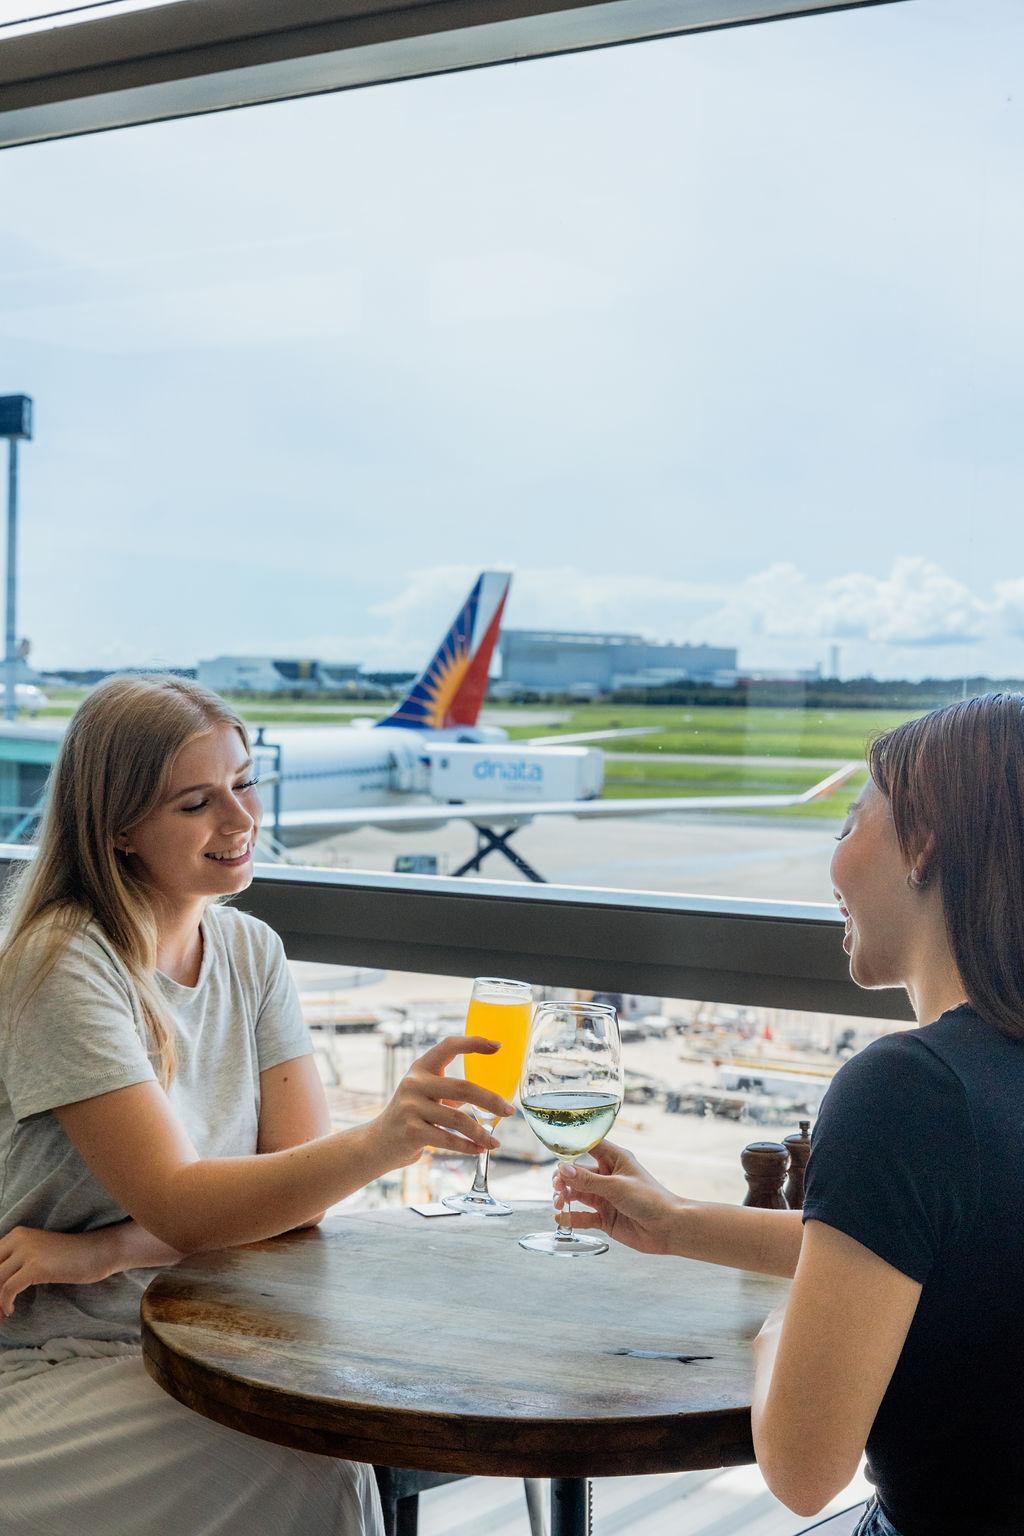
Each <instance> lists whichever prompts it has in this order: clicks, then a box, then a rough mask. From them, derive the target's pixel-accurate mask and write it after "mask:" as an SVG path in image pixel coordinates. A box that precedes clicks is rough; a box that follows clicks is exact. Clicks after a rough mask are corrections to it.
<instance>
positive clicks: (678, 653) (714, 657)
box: [497, 629, 736, 694]
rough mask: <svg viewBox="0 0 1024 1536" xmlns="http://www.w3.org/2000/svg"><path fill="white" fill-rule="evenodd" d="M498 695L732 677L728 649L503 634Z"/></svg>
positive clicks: (530, 632) (633, 639)
mask: <svg viewBox="0 0 1024 1536" xmlns="http://www.w3.org/2000/svg"><path fill="white" fill-rule="evenodd" d="M499 645H500V650H501V682H500V684H498V690H497V691H499V692H504V693H508V692H512V691H513V690H514V689H516V688H524V689H529V690H530V691H531V692H534V693H572V692H576V693H579V694H582V693H583V692H584V691H586V692H588V693H611V692H612V691H613V690H614V689H616V688H651V687H658V686H659V685H660V684H662V683H674V682H680V681H686V682H696V683H719V684H722V685H728V684H729V683H732V682H734V681H735V677H736V651H735V649H734V648H733V647H731V646H712V645H674V644H672V643H671V642H668V641H666V642H664V643H661V642H656V641H652V640H645V639H644V638H643V636H642V635H615V634H612V635H600V634H598V635H593V634H580V633H577V632H573V631H564V632H563V631H559V630H542V629H506V630H504V631H503V632H502V635H501V640H500V642H499Z"/></svg>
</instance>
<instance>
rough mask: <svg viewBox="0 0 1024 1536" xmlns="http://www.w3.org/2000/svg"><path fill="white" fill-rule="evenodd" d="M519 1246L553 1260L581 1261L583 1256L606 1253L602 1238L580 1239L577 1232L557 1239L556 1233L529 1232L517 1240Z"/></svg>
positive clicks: (606, 1247) (606, 1248) (606, 1246)
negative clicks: (544, 1254) (543, 1254)
mask: <svg viewBox="0 0 1024 1536" xmlns="http://www.w3.org/2000/svg"><path fill="white" fill-rule="evenodd" d="M519 1246H520V1248H528V1249H529V1250H530V1252H531V1253H546V1254H549V1255H550V1256H551V1257H552V1258H555V1259H581V1258H583V1257H584V1255H590V1254H594V1253H607V1252H608V1244H607V1243H606V1242H605V1240H604V1238H603V1237H581V1236H580V1235H579V1233H578V1232H574V1233H573V1235H572V1237H559V1235H558V1233H557V1232H530V1233H528V1234H527V1236H526V1237H521V1238H520V1239H519Z"/></svg>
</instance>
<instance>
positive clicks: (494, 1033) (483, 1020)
mask: <svg viewBox="0 0 1024 1536" xmlns="http://www.w3.org/2000/svg"><path fill="white" fill-rule="evenodd" d="M532 1009H533V988H532V987H531V986H530V985H529V983H528V982H525V981H505V980H503V979H502V978H501V977H498V976H478V977H477V979H476V981H474V983H473V991H472V994H471V996H470V999H469V1012H468V1013H467V1014H466V1034H467V1035H483V1036H484V1038H485V1039H487V1040H497V1041H498V1043H499V1044H500V1046H501V1049H500V1051H495V1052H494V1053H493V1054H492V1055H490V1056H487V1055H484V1054H483V1052H481V1051H474V1052H472V1053H471V1054H470V1055H468V1056H464V1057H463V1058H462V1068H463V1076H464V1077H465V1079H466V1081H467V1082H469V1083H475V1084H476V1085H477V1087H478V1088H489V1089H490V1090H491V1092H492V1093H497V1094H500V1095H501V1097H502V1098H503V1099H511V1097H512V1095H513V1094H514V1093H515V1091H516V1087H517V1085H518V1082H519V1072H520V1069H521V1067H522V1065H523V1052H524V1051H525V1050H526V1037H527V1035H528V1034H529V1032H530V1013H531V1011H532ZM466 1107H467V1108H468V1109H470V1110H471V1111H472V1112H473V1113H474V1114H475V1115H476V1116H477V1118H478V1119H480V1120H490V1121H491V1133H492V1134H493V1132H494V1127H495V1126H496V1125H497V1123H498V1122H497V1120H496V1119H494V1118H492V1117H491V1116H490V1115H487V1114H485V1112H484V1111H483V1110H477V1109H473V1106H472V1105H467V1106H466ZM490 1156H491V1153H490V1148H487V1147H485V1148H484V1150H483V1151H482V1152H480V1153H478V1155H477V1160H476V1172H475V1174H474V1175H473V1186H472V1188H471V1189H470V1190H468V1191H467V1192H466V1194H464V1195H449V1196H448V1197H447V1199H445V1200H443V1201H442V1202H441V1203H442V1205H446V1206H447V1207H448V1209H449V1210H451V1211H464V1212H466V1213H467V1214H468V1215H472V1214H473V1213H474V1212H475V1213H476V1214H477V1215H478V1216H511V1214H512V1207H511V1206H510V1205H509V1204H508V1203H507V1202H506V1201H504V1200H495V1198H494V1196H493V1195H492V1194H491V1193H490V1192H489V1190H488V1188H487V1165H488V1163H489V1161H490Z"/></svg>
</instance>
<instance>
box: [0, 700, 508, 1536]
mask: <svg viewBox="0 0 1024 1536" xmlns="http://www.w3.org/2000/svg"><path fill="white" fill-rule="evenodd" d="M252 767H253V765H252V759H251V756H250V752H249V743H248V739H247V736H246V731H245V727H244V725H243V724H242V721H241V720H240V719H239V718H238V716H237V715H236V714H235V713H234V711H232V710H231V709H230V708H229V706H228V705H226V704H225V703H224V701H223V700H221V699H218V698H217V697H216V695H214V694H211V693H209V692H208V691H207V690H206V689H204V688H201V687H199V686H198V685H197V684H195V683H190V682H188V681H186V680H185V679H183V678H175V677H162V676H160V677H149V678H147V677H130V678H113V679H110V680H108V681H107V682H105V683H102V684H101V685H100V686H99V687H98V688H97V689H95V690H94V692H93V693H91V694H90V695H89V697H88V698H87V699H86V700H85V701H84V702H83V703H82V705H81V706H80V708H79V709H78V711H77V712H76V714H75V716H74V718H73V720H72V722H71V724H70V726H69V728H68V731H67V734H66V736H65V738H64V742H63V744H62V746H61V751H60V754H59V757H58V760H57V763H56V766H55V768H54V772H53V776H52V780H51V784H50V790H49V795H48V801H47V810H46V815H45V818H44V822H43V827H42V831H41V834H40V841H39V848H38V851H37V855H36V858H35V859H34V860H33V861H32V862H31V864H28V865H26V867H25V871H24V877H23V879H22V881H21V882H20V884H19V885H18V887H17V890H16V892H15V894H14V897H13V900H12V903H11V907H10V911H9V914H8V925H7V931H6V934H5V938H4V943H3V945H2V947H0V1531H2V1532H3V1536H44V1533H45V1536H108V1533H116V1536H165V1533H166V1536H171V1533H174V1536H179V1533H180V1536H376V1533H377V1532H379V1530H380V1528H381V1527H380V1501H379V1499H378V1497H377V1491H376V1486H375V1483H374V1480H373V1477H372V1474H371V1471H370V1469H369V1468H368V1467H366V1466H361V1465H358V1464H354V1463H351V1462H344V1461H335V1460H334V1459H332V1458H330V1457H326V1456H316V1455H309V1454H306V1453H304V1452H301V1451H292V1450H288V1449H286V1448H284V1447H281V1446H276V1445H270V1444H267V1443H265V1442H263V1441H260V1440H253V1439H251V1438H250V1437H248V1436H246V1435H242V1434H238V1433H236V1432H235V1431H234V1430H230V1429H226V1428H224V1427H223V1426H221V1425H218V1424H213V1423H211V1422H209V1421H208V1420H206V1419H203V1418H201V1417H200V1416H199V1415H198V1414H194V1413H192V1412H190V1410H189V1409H187V1408H184V1407H182V1405H181V1404H180V1403H177V1402H175V1401H174V1400H173V1399H172V1398H170V1397H168V1396H167V1395H166V1394H165V1393H163V1392H162V1391H161V1390H160V1389H159V1388H158V1387H157V1386H155V1385H154V1383H153V1382H152V1381H151V1380H150V1379H149V1377H148V1376H147V1375H146V1373H145V1371H144V1369H143V1365H142V1359H141V1350H140V1346H139V1298H140V1296H141V1294H142V1291H143V1289H144V1287H145V1284H146V1282H147V1280H148V1278H149V1277H150V1275H151V1274H152V1268H151V1267H152V1266H162V1265H166V1264H168V1263H174V1262H176V1260H177V1259H178V1258H180V1256H181V1254H182V1253H183V1252H193V1251H195V1250H198V1249H205V1248H222V1247H231V1246H234V1245H236V1244H239V1243H248V1242H255V1241H258V1240H259V1239H261V1238H267V1237H272V1236H275V1235H276V1234H278V1233H281V1232H285V1231H288V1230H290V1229H292V1228H295V1227H299V1226H311V1225H313V1224H314V1223H316V1222H318V1221H319V1220H320V1215H321V1213H322V1212H323V1210H324V1209H325V1207H327V1206H329V1205H331V1204H333V1203H335V1202H336V1201H338V1200H341V1199H342V1198H343V1197H344V1196H346V1195H347V1194H349V1193H351V1192H352V1191H354V1190H357V1189H359V1188H361V1187H362V1186H363V1185H364V1184H366V1183H368V1182H369V1181H370V1180H371V1179H374V1178H376V1177H378V1176H379V1175H380V1174H382V1173H384V1172H385V1171H386V1170H388V1169H390V1168H397V1167H400V1166H402V1165H403V1164H406V1163H410V1162H414V1161H415V1160H416V1158H417V1157H418V1156H419V1154H420V1151H421V1150H422V1148H423V1147H424V1145H426V1144H428V1143H429V1144H430V1145H433V1146H441V1147H448V1148H451V1149H453V1150H461V1151H466V1150H469V1148H470V1145H471V1144H472V1145H473V1148H474V1150H479V1148H480V1147H481V1146H483V1145H494V1143H493V1142H492V1140H491V1138H490V1137H489V1136H488V1134H487V1132H486V1131H485V1130H484V1128H483V1127H482V1126H481V1125H480V1124H479V1123H478V1122H477V1121H476V1120H474V1119H473V1118H472V1117H471V1116H469V1115H466V1114H464V1113H462V1112H461V1111H460V1110H457V1109H454V1108H452V1107H451V1105H450V1103H449V1102H448V1100H450V1099H451V1097H452V1096H453V1095H454V1096H456V1097H457V1098H458V1099H459V1100H460V1101H464V1102H470V1103H473V1104H476V1105H478V1106H479V1107H480V1108H482V1109H485V1110H486V1111H487V1113H488V1114H489V1115H502V1114H508V1113H511V1112H512V1111H511V1106H509V1105H506V1104H504V1102H503V1101H502V1100H501V1099H499V1098H498V1097H497V1096H496V1095H494V1094H491V1093H487V1092H485V1091H484V1090H483V1089H479V1088H474V1087H473V1086H472V1085H471V1084H468V1083H461V1082H453V1081H452V1080H451V1079H448V1078H445V1077H444V1076H443V1073H444V1069H445V1067H446V1066H447V1064H448V1063H449V1062H450V1061H451V1060H452V1059H453V1058H454V1056H455V1055H456V1054H457V1053H460V1052H462V1051H463V1050H470V1051H473V1050H490V1049H491V1048H492V1047H491V1046H490V1045H489V1043H488V1042H485V1041H483V1040H480V1039H466V1040H463V1039H462V1038H459V1039H452V1040H448V1041H444V1042H442V1043H441V1044H440V1045H438V1046H435V1047H434V1049H433V1050H432V1051H430V1052H428V1053H427V1054H426V1055H425V1056H424V1057H422V1058H421V1059H420V1061H418V1062H416V1063H414V1065H413V1067H412V1068H411V1070H410V1072H409V1074H408V1075H407V1077H406V1078H405V1079H404V1080H403V1082H402V1083H401V1084H400V1086H399V1088H398V1090H397V1091H396V1093H395V1096H394V1098H393V1099H392V1100H391V1102H390V1103H389V1104H388V1105H387V1106H386V1107H385V1109H384V1110H383V1112H382V1113H381V1114H380V1115H379V1116H378V1117H377V1119H375V1120H373V1121H371V1122H369V1123H368V1124H367V1125H362V1126H359V1127H357V1128H355V1129H353V1130H349V1131H340V1132H336V1133H334V1134H332V1133H331V1130H330V1121H329V1118H328V1115H327V1106H326V1102H325V1098H324V1092H323V1089H322V1087H321V1085H320V1081H319V1078H318V1076H317V1072H316V1069H315V1066H314V1062H313V1056H312V1050H311V1046H310V1041H309V1036H308V1033H307V1031H306V1028H305V1025H304V1023H303V1020H302V1014H301V1010H300V1008H299V1004H298V998H297V996H296V994H295V989H294V986H293V985H292V982H291V978H290V976H289V974H288V968H287V965H286V962H285V959H284V952H283V950H282V946H281V942H280V940H279V939H278V938H277V936H276V935H275V934H273V933H272V932H271V931H270V929H268V928H267V927H266V926H265V925H264V924H263V923H260V922H257V921H256V919H254V918H252V917H248V916H246V915H245V914H243V913H240V912H236V911H233V910H232V909H231V908H230V907H226V906H224V905H222V903H221V901H219V900H218V898H224V897H227V896H230V895H233V894H235V893H237V892H239V891H242V890H244V889H245V887H246V886H247V885H248V884H249V882H250V881H251V879H252V859H253V848H254V843H255V836H256V831H257V829H258V826H259V820H260V814H261V811H260V803H259V798H258V795H257V792H256V785H255V780H254V778H253V771H252Z"/></svg>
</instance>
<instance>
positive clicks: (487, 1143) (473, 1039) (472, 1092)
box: [376, 1035, 515, 1168]
mask: <svg viewBox="0 0 1024 1536" xmlns="http://www.w3.org/2000/svg"><path fill="white" fill-rule="evenodd" d="M497 1049H498V1047H497V1046H496V1045H495V1044H494V1042H493V1041H491V1040H485V1039H483V1038H482V1037H481V1036H479V1035H449V1036H448V1038H447V1039H446V1040H441V1041H439V1043H438V1044H437V1045H435V1046H433V1047H432V1049H431V1050H429V1051H426V1052H425V1053H424V1055H422V1056H421V1057H419V1059H418V1060H417V1061H414V1062H413V1064H412V1066H411V1067H410V1068H409V1070H408V1072H407V1073H406V1075H405V1076H404V1077H403V1079H402V1081H401V1082H400V1083H399V1085H398V1087H397V1088H396V1089H395V1092H394V1096H393V1097H392V1099H391V1101H390V1102H389V1103H388V1104H387V1106H386V1107H385V1108H384V1110H383V1111H382V1112H381V1114H380V1115H379V1116H378V1119H377V1122H376V1125H377V1132H378V1134H379V1136H380V1137H381V1138H382V1140H383V1144H384V1147H385V1149H386V1154H385V1155H386V1157H387V1160H388V1161H387V1166H388V1167H389V1168H402V1167H405V1166H406V1165H407V1164H409V1163H414V1162H416V1160H417V1158H418V1157H419V1156H420V1154H421V1153H422V1152H423V1149H424V1147H438V1148H440V1149H442V1150H444V1151H446V1152H462V1153H466V1152H475V1153H479V1154H481V1155H482V1154H483V1153H485V1152H488V1151H490V1149H491V1148H492V1147H496V1146H497V1145H498V1143H497V1142H496V1141H495V1139H494V1137H493V1136H492V1135H491V1133H490V1131H489V1130H488V1129H487V1127H486V1125H485V1124H484V1123H483V1119H488V1120H490V1121H491V1122H492V1123H494V1122H496V1121H498V1120H501V1119H503V1118H504V1117H505V1116H506V1115H514V1114H515V1107H514V1106H513V1105H512V1104H509V1103H508V1102H507V1100H506V1099H503V1098H502V1097H501V1095H500V1094H497V1093H492V1092H490V1090H488V1089H487V1088H480V1087H478V1086H477V1084H475V1083H469V1082H464V1081H462V1080H461V1079H460V1078H452V1077H445V1075H444V1073H445V1068H446V1067H448V1066H450V1065H451V1063H452V1062H453V1061H454V1060H455V1058H456V1057H457V1056H466V1057H472V1056H473V1055H475V1054H482V1055H491V1054H493V1053H494V1052H495V1051H496V1050H497ZM458 1104H471V1105H473V1106H474V1108H476V1109H477V1110H478V1111H479V1112H480V1115H481V1117H483V1118H482V1119H477V1118H476V1117H475V1116H473V1115H471V1114H466V1113H465V1111H464V1110H461V1109H458V1108H457V1107H456V1106H457V1105H458Z"/></svg>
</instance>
